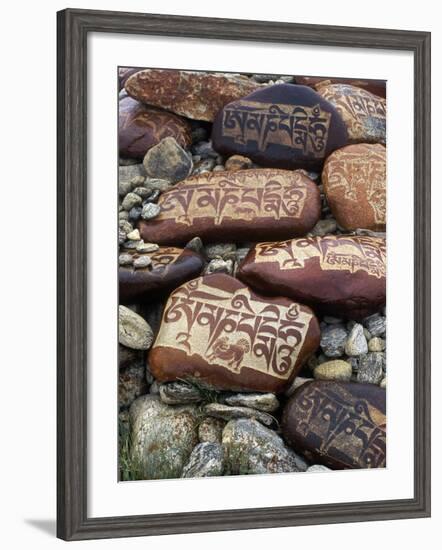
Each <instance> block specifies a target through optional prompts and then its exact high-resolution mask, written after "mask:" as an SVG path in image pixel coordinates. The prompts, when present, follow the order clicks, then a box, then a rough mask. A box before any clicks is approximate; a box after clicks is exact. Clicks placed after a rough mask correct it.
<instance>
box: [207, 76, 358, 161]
mask: <svg viewBox="0 0 442 550" xmlns="http://www.w3.org/2000/svg"><path fill="white" fill-rule="evenodd" d="M212 142H213V147H214V149H215V150H216V151H218V152H219V153H221V154H222V155H224V156H231V155H235V154H239V155H243V156H245V157H248V158H250V159H252V160H253V161H254V162H256V163H258V164H260V165H262V166H266V167H267V166H274V167H277V168H291V169H293V168H306V169H310V170H315V169H318V168H321V167H322V164H323V162H324V159H325V158H326V157H327V156H328V155H329V154H330V153H331V152H332V151H334V150H335V149H338V148H339V147H343V146H344V145H347V144H348V135H347V129H346V126H345V124H344V122H343V121H342V118H341V116H340V115H339V113H338V111H337V110H336V108H335V107H334V106H333V105H332V104H331V103H330V102H328V101H327V100H325V99H324V98H323V97H322V96H321V95H319V94H318V93H317V92H315V91H314V90H312V89H311V88H309V87H307V86H298V85H294V84H277V85H274V86H267V87H265V88H263V89H261V90H258V91H256V92H253V93H252V94H250V95H248V96H247V97H242V98H241V99H238V100H236V101H233V102H231V103H229V104H228V105H226V106H225V107H224V108H223V109H222V110H221V111H220V112H219V113H218V115H217V116H216V118H215V121H214V124H213V129H212Z"/></svg>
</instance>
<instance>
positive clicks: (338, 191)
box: [322, 143, 387, 231]
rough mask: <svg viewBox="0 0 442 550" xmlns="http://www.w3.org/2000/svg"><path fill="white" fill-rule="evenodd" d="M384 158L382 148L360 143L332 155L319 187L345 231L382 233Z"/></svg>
mask: <svg viewBox="0 0 442 550" xmlns="http://www.w3.org/2000/svg"><path fill="white" fill-rule="evenodd" d="M386 178H387V155H386V149H385V147H384V146H383V145H381V144H379V143H377V144H368V143H359V144H357V145H348V146H347V147H343V148H342V149H338V150H337V151H335V152H334V153H332V154H331V155H330V156H329V157H328V159H327V160H326V162H325V164H324V169H323V171H322V183H323V185H324V192H325V195H326V197H327V202H328V204H329V206H330V209H331V211H332V212H333V215H334V217H335V218H336V220H337V222H338V224H339V225H340V226H341V227H343V228H344V229H349V230H352V229H358V228H363V229H370V230H372V231H385V226H386V214H387V181H386Z"/></svg>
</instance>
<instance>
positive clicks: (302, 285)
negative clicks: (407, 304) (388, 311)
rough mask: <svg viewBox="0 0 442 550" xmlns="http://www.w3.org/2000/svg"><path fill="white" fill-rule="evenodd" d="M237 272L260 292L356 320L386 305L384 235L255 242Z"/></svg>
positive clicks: (330, 236)
mask: <svg viewBox="0 0 442 550" xmlns="http://www.w3.org/2000/svg"><path fill="white" fill-rule="evenodd" d="M237 277H238V278H239V279H241V281H243V282H245V283H247V284H248V285H250V286H251V287H252V288H254V289H255V290H257V291H259V292H263V293H264V294H270V295H277V296H288V297H289V298H292V299H293V300H296V301H298V302H300V303H301V304H307V305H309V306H310V307H312V308H313V309H314V310H315V311H316V312H317V313H322V314H328V315H339V316H343V317H348V318H350V319H356V320H360V319H363V318H364V317H366V316H368V315H370V314H372V313H375V312H377V311H380V310H381V309H382V308H383V307H384V306H385V293H386V244H385V239H384V238H381V237H379V238H378V237H365V236H350V235H328V236H325V237H304V238H301V239H292V240H288V241H282V242H274V243H272V242H264V243H258V244H256V245H255V246H254V247H253V248H252V249H251V250H250V252H249V253H248V255H247V256H246V257H245V259H244V261H243V262H242V263H241V265H240V267H239V269H238V271H237Z"/></svg>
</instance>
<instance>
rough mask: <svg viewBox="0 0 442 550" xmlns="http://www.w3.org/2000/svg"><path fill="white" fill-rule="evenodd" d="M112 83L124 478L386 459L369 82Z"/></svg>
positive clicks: (173, 79)
mask: <svg viewBox="0 0 442 550" xmlns="http://www.w3.org/2000/svg"><path fill="white" fill-rule="evenodd" d="M120 85H121V92H120V100H119V102H120V109H119V149H120V165H119V198H120V208H119V234H118V238H119V247H120V250H119V285H120V289H119V296H120V306H119V343H120V353H119V361H120V369H119V376H120V378H119V407H120V427H121V441H122V444H121V447H122V449H123V448H124V449H125V450H126V451H127V452H126V454H125V455H124V461H125V463H128V464H129V469H130V467H133V468H134V469H135V466H131V465H134V464H136V465H137V466H136V468H137V472H135V471H134V472H132V473H131V472H129V473H127V472H126V473H125V474H124V475H123V478H125V479H135V478H143V479H159V478H176V477H201V476H219V475H235V474H257V473H270V472H297V471H306V470H308V471H316V470H327V469H344V468H367V467H383V466H385V464H386V456H385V437H386V417H385V388H386V361H385V357H386V327H385V322H386V318H385V292H386V279H385V268H386V243H385V233H384V231H385V222H386V220H385V217H386V202H385V199H386V181H385V179H386V149H385V130H386V129H385V121H386V111H385V109H386V102H385V87H384V85H383V83H379V82H373V81H367V82H364V81H357V82H354V81H343V80H336V79H335V80H334V79H329V78H327V79H319V78H316V79H315V78H311V77H293V76H290V77H287V76H283V77H278V76H276V77H275V76H273V75H251V76H250V75H249V76H245V75H229V74H211V73H196V72H185V71H173V70H156V69H155V70H153V69H121V70H120ZM121 460H122V461H123V458H121Z"/></svg>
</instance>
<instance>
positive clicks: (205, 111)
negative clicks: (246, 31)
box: [125, 69, 261, 122]
mask: <svg viewBox="0 0 442 550" xmlns="http://www.w3.org/2000/svg"><path fill="white" fill-rule="evenodd" d="M260 86H261V85H260V84H257V83H256V82H253V81H252V80H249V79H248V78H247V77H240V76H235V75H230V74H220V73H203V72H201V73H200V72H196V71H177V70H170V69H145V70H142V71H138V72H136V73H135V74H134V75H132V76H130V77H129V78H128V79H127V81H126V83H125V89H126V91H127V93H128V94H129V95H130V96H131V97H133V98H134V99H138V101H141V102H143V103H147V104H149V105H155V106H156V107H161V108H163V109H166V110H168V111H172V112H173V113H177V114H178V115H183V116H185V117H187V118H191V119H196V120H207V121H210V122H212V121H213V119H214V118H215V115H216V113H217V112H218V111H219V110H220V109H221V108H222V107H223V106H224V105H226V103H229V102H230V101H233V100H235V99H239V98H240V97H243V96H245V95H247V94H250V93H251V92H253V91H254V90H256V89H258V88H259V87H260Z"/></svg>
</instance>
